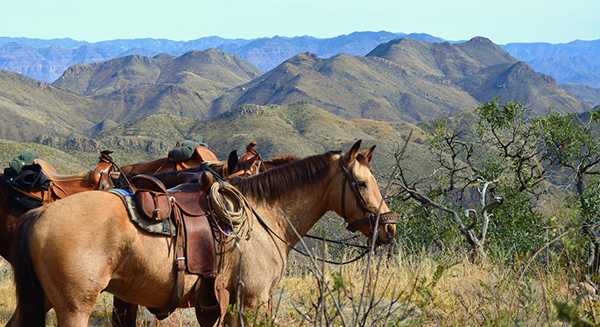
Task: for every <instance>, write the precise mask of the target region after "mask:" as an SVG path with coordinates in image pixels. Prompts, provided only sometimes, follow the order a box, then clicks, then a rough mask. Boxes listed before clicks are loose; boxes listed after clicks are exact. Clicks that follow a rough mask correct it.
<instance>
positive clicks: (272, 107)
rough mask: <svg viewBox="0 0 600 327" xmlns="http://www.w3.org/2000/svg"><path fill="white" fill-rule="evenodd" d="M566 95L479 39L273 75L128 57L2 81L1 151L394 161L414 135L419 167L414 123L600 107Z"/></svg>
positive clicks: (308, 59) (398, 41) (583, 93)
mask: <svg viewBox="0 0 600 327" xmlns="http://www.w3.org/2000/svg"><path fill="white" fill-rule="evenodd" d="M86 46H87V45H86ZM569 86H572V88H571V91H569V92H567V91H565V89H564V88H561V87H559V85H558V83H557V82H556V80H555V79H554V78H552V77H550V76H547V75H544V74H541V73H538V72H536V71H534V69H532V68H531V67H530V66H529V65H528V64H527V63H526V62H523V61H520V60H518V59H516V58H514V57H513V56H511V55H510V53H508V52H507V51H505V50H504V49H503V48H502V47H500V46H498V45H496V44H494V43H493V42H491V41H490V40H489V39H486V38H483V37H475V38H473V39H471V40H469V41H465V42H458V43H450V42H430V41H420V40H417V39H415V38H410V37H403V38H394V39H391V40H389V41H385V42H382V43H378V44H375V45H374V46H373V47H372V48H371V49H370V50H369V51H367V53H366V54H365V55H348V54H336V55H333V56H330V57H320V56H318V55H317V54H315V53H312V52H301V53H298V54H296V55H294V56H292V57H291V58H288V59H286V60H285V61H283V62H282V63H280V64H279V65H277V66H276V67H275V68H273V69H271V70H269V71H268V72H266V73H263V71H262V70H260V69H258V68H257V67H256V66H254V65H253V64H251V63H250V62H249V61H247V60H244V59H243V58H241V57H240V56H238V55H236V54H231V53H227V52H225V51H222V50H219V49H216V48H210V49H207V50H204V51H188V52H185V53H183V54H181V55H179V56H175V55H168V54H157V55H154V56H151V57H150V56H142V55H127V56H123V57H118V58H113V59H109V60H104V61H98V62H95V63H80V64H75V65H72V66H70V67H69V68H67V69H66V70H65V71H64V73H63V74H62V75H61V77H60V78H58V79H56V80H55V81H54V82H53V83H47V82H44V81H40V80H36V79H33V78H30V77H27V76H25V75H23V74H18V73H14V72H10V71H0V116H2V120H0V138H2V139H4V140H6V142H4V143H2V144H0V145H2V146H6V147H7V148H11V149H12V148H19V147H18V146H16V145H15V143H11V142H19V143H18V144H21V143H22V142H33V143H34V144H36V145H35V147H36V148H37V147H39V146H48V147H51V148H54V149H61V150H62V151H65V153H66V154H68V155H72V156H75V155H76V154H77V153H78V152H85V153H88V154H92V153H97V151H98V150H102V149H107V148H108V149H113V150H119V151H117V152H116V153H115V158H118V159H119V160H121V161H120V162H122V163H123V164H125V163H132V162H136V161H146V160H150V159H152V158H156V157H157V156H164V154H165V153H166V152H167V151H168V150H169V149H170V148H171V147H172V146H173V145H174V144H175V142H177V141H179V140H182V139H185V138H191V137H193V136H194V135H197V134H200V135H202V136H203V137H204V138H205V140H206V141H207V142H208V143H209V144H210V145H211V147H213V148H214V149H215V151H216V153H217V154H218V155H219V156H220V157H226V156H227V154H228V152H229V151H231V150H232V149H236V148H237V149H240V150H242V149H243V147H245V145H246V144H247V143H248V142H250V141H257V142H258V143H259V145H260V148H259V150H260V151H261V153H263V154H264V155H265V156H266V157H270V156H277V155H280V154H296V155H306V154H311V153H316V152H321V150H330V149H332V148H344V147H345V146H348V145H350V144H351V143H353V142H354V141H355V140H356V139H359V138H360V139H364V140H365V141H366V143H371V144H378V146H380V147H381V148H383V149H384V150H385V151H384V152H385V153H387V154H388V157H389V158H391V159H390V160H392V161H393V156H391V154H392V153H393V151H394V149H397V148H398V144H399V143H401V142H402V140H403V138H406V135H407V134H408V133H409V132H410V130H415V131H417V132H416V136H415V137H414V139H413V143H414V144H412V143H411V148H412V149H415V154H414V156H415V157H419V156H422V155H421V154H419V153H422V151H421V152H419V151H417V149H418V148H419V147H420V146H421V144H422V143H423V139H424V137H422V136H419V134H420V132H419V130H420V128H419V127H418V126H419V124H423V123H426V122H427V121H430V120H432V119H436V118H439V117H445V116H448V115H453V114H456V113H459V112H462V111H465V110H470V109H473V108H475V107H476V106H477V105H478V104H479V103H482V102H488V101H491V100H492V99H494V98H496V97H501V101H503V102H506V101H508V100H510V99H516V100H519V101H525V102H527V104H528V106H529V108H530V113H531V114H532V115H543V114H545V113H546V112H548V109H549V108H550V107H552V108H553V110H556V111H560V112H575V113H580V112H585V111H588V110H590V109H591V108H592V107H593V106H595V105H598V104H600V101H597V97H599V95H598V93H597V92H596V90H597V89H595V88H592V87H582V86H581V85H569ZM586 88H587V89H586ZM574 95H576V96H574ZM581 99H585V101H583V100H581ZM49 153H50V152H49ZM3 155H6V154H3ZM12 155H15V154H12ZM84 157H85V158H86V159H85V160H87V161H86V162H90V164H92V163H93V161H94V160H96V159H95V157H94V156H93V155H86V156H84ZM390 162H391V161H390Z"/></svg>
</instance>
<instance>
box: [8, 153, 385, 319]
mask: <svg viewBox="0 0 600 327" xmlns="http://www.w3.org/2000/svg"><path fill="white" fill-rule="evenodd" d="M373 150H374V147H372V148H370V149H368V150H365V151H362V152H361V151H360V141H359V142H357V143H356V144H355V145H354V146H353V147H352V148H351V149H350V150H349V151H348V152H346V153H345V154H341V153H339V152H328V153H325V154H322V155H317V156H312V157H307V158H304V159H302V160H299V161H295V162H292V163H289V164H287V165H283V166H280V167H277V168H273V169H271V170H268V171H266V172H264V173H261V174H258V175H256V176H253V177H249V178H234V179H232V180H231V181H230V182H231V184H233V185H234V186H235V187H236V188H237V189H238V190H240V192H241V193H242V194H244V195H245V197H246V198H247V199H248V202H249V203H250V204H251V205H252V207H253V208H254V209H255V211H256V213H257V214H258V215H257V216H253V217H250V218H249V219H250V220H251V223H252V224H253V226H254V228H253V230H252V231H251V235H250V239H249V240H240V241H239V242H238V243H237V245H236V244H234V243H235V242H233V241H230V242H227V243H226V244H225V245H224V246H225V248H224V251H223V252H222V257H221V262H222V264H221V265H220V270H219V274H220V276H221V277H222V278H223V279H224V281H225V288H226V290H227V291H228V292H229V294H231V296H230V304H232V305H233V304H235V303H236V300H237V299H238V298H240V299H242V300H241V301H240V302H241V303H239V304H241V305H243V308H245V310H265V312H264V314H265V315H268V314H270V310H271V307H272V294H273V292H274V290H275V287H276V285H277V283H278V282H279V280H280V278H281V277H282V275H283V273H284V271H285V267H286V261H287V257H288V254H289V252H290V249H291V246H293V245H294V244H296V243H297V242H298V241H299V240H298V238H297V237H296V234H295V232H294V231H293V229H292V228H291V227H290V225H289V224H288V223H287V220H286V218H287V219H289V220H290V221H291V224H292V225H293V228H294V229H295V230H296V231H297V232H298V233H299V234H300V235H305V234H306V233H307V232H308V231H309V230H310V229H311V227H312V226H313V225H314V224H315V223H316V222H317V221H318V220H319V219H320V218H321V217H322V216H323V215H324V214H325V213H326V212H327V211H330V210H332V211H335V212H336V213H337V214H338V215H340V216H342V217H343V218H344V219H345V220H346V222H347V223H348V224H349V226H351V227H352V229H355V230H359V231H360V232H362V233H363V234H364V235H365V236H367V237H368V238H369V239H370V240H374V241H375V242H376V243H377V244H385V243H390V242H391V241H392V240H393V236H394V232H395V230H396V226H395V225H396V222H397V216H396V214H395V213H393V212H390V210H389V208H388V207H387V206H386V204H385V203H383V199H382V196H381V193H380V192H379V188H378V185H377V181H376V180H375V177H374V176H373V173H372V170H371V164H370V162H371V158H372V155H373ZM284 215H285V216H284ZM82 221H85V223H82ZM66 226H70V228H66ZM375 226H378V227H377V229H375ZM18 233H19V235H18V237H17V241H16V242H17V244H16V246H15V248H14V251H13V255H14V257H15V258H18V261H17V262H16V264H15V279H16V285H17V295H18V305H17V310H16V312H15V316H13V318H12V319H11V322H10V323H11V324H12V325H13V326H43V325H44V319H45V318H44V313H45V312H47V311H48V310H49V309H50V307H54V309H55V311H56V316H57V320H58V325H59V326H87V325H88V320H89V317H90V314H91V312H92V310H93V309H94V306H95V304H96V302H97V301H98V299H99V297H100V293H101V292H102V291H103V290H106V291H108V292H111V293H114V294H115V295H117V296H119V297H120V298H122V299H124V300H126V301H128V302H132V303H138V304H140V305H143V306H146V307H156V308H161V307H164V306H166V304H167V303H168V302H169V299H170V297H171V293H172V290H173V288H174V284H173V280H174V279H173V278H174V270H173V251H172V247H171V246H170V241H169V239H168V238H164V237H159V236H154V235H150V234H148V233H145V232H143V231H141V230H139V229H138V228H137V227H135V226H134V225H133V224H132V223H131V221H130V219H129V216H128V213H127V211H126V209H125V208H124V206H123V203H122V202H121V200H120V199H119V198H118V197H117V196H115V195H113V194H111V193H107V192H97V191H92V192H85V193H80V194H76V195H73V196H71V197H68V198H66V199H63V200H61V201H58V202H55V203H52V204H50V205H48V206H45V207H43V208H40V209H36V210H33V211H30V212H29V213H28V214H27V215H26V217H25V219H24V221H23V223H22V224H21V227H20V228H19V231H18ZM187 280H188V281H193V282H186V284H185V291H184V296H183V298H182V300H181V301H180V304H179V306H180V307H195V306H196V300H195V294H194V290H195V289H196V287H197V285H195V282H200V280H199V279H198V277H197V276H196V275H187ZM240 281H241V282H242V283H240ZM239 285H243V287H241V286H240V287H239V288H238V286H239ZM262 304H267V305H266V306H264V305H262ZM250 312H252V311H250ZM196 314H197V315H199V314H202V311H201V310H200V309H199V308H196ZM199 321H200V318H199ZM237 322H238V321H237V320H235V319H234V318H233V317H232V316H230V315H229V314H228V315H227V316H226V317H225V323H226V324H227V325H236V324H237Z"/></svg>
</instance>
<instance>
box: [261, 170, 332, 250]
mask: <svg viewBox="0 0 600 327" xmlns="http://www.w3.org/2000/svg"><path fill="white" fill-rule="evenodd" d="M331 179H332V173H330V174H329V176H328V177H327V178H325V179H323V180H321V181H320V182H319V183H315V184H312V185H310V186H307V185H298V186H296V187H293V188H291V189H290V190H289V191H287V192H284V193H283V194H281V196H280V197H279V199H278V200H277V204H276V205H273V206H271V205H261V206H260V207H259V208H260V209H259V210H260V211H261V212H264V213H265V217H266V219H264V220H265V222H266V223H267V225H268V226H269V228H271V229H272V230H274V231H275V233H277V234H278V235H279V236H281V237H283V238H284V239H285V241H286V242H287V243H288V244H290V245H295V244H296V243H297V242H298V241H299V239H298V237H297V235H296V232H297V233H298V234H299V235H300V236H304V235H306V234H307V233H308V232H309V231H310V229H311V228H312V227H313V226H314V225H315V224H316V223H317V221H319V219H321V217H323V216H324V215H325V213H327V211H329V210H330V208H329V201H328V200H329V199H328V197H325V196H326V194H327V193H328V186H329V185H330V183H331ZM282 212H283V214H282ZM259 215H260V212H259ZM283 215H285V217H284V216H283ZM286 217H287V219H289V223H288V221H287V219H286ZM290 223H291V224H292V226H293V227H294V229H295V230H296V232H294V229H292V228H291V227H290Z"/></svg>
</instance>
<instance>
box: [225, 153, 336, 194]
mask: <svg viewBox="0 0 600 327" xmlns="http://www.w3.org/2000/svg"><path fill="white" fill-rule="evenodd" d="M340 153H341V152H340V151H329V152H327V153H324V154H320V155H315V156H310V157H306V158H304V159H300V160H297V161H293V162H290V163H287V164H284V165H281V166H278V167H275V168H272V169H269V170H266V171H264V172H262V173H260V174H258V175H255V176H252V177H246V178H243V177H234V178H232V179H230V180H229V182H230V183H231V184H232V185H234V186H235V187H237V188H238V189H239V190H240V192H242V193H243V194H244V195H245V196H250V197H252V198H253V199H255V200H257V201H261V202H266V203H268V204H272V203H274V202H275V201H276V200H278V199H279V198H280V197H281V196H282V195H283V194H285V192H286V191H287V190H288V189H289V188H290V187H291V186H298V185H310V184H314V183H317V182H320V181H321V180H322V179H323V178H325V177H326V176H327V175H328V174H329V172H330V165H331V163H332V162H333V156H334V155H336V154H340Z"/></svg>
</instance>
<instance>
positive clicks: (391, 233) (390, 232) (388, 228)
mask: <svg viewBox="0 0 600 327" xmlns="http://www.w3.org/2000/svg"><path fill="white" fill-rule="evenodd" d="M385 231H386V232H387V233H388V236H389V237H390V238H391V237H393V236H394V233H395V232H396V231H395V230H394V226H392V225H391V224H388V225H387V226H385Z"/></svg>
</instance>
